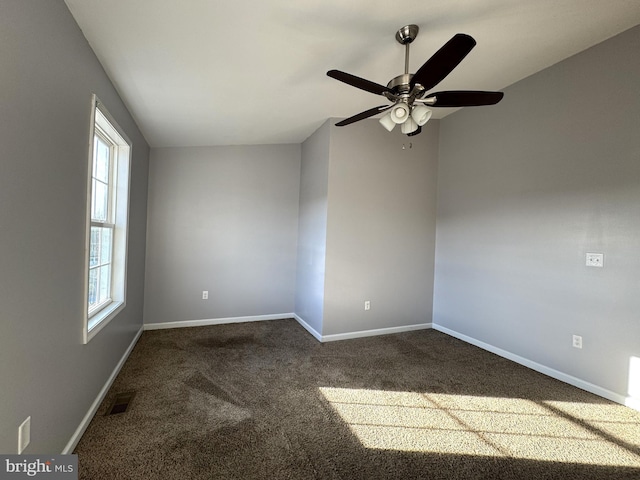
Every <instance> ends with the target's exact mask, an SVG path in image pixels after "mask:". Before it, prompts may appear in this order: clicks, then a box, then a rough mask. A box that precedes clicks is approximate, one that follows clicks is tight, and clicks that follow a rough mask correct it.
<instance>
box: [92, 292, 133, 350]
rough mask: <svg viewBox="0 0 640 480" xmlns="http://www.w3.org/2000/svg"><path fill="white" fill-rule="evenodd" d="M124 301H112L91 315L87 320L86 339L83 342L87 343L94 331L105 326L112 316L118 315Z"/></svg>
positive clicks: (96, 331)
mask: <svg viewBox="0 0 640 480" xmlns="http://www.w3.org/2000/svg"><path fill="white" fill-rule="evenodd" d="M124 306H125V303H124V302H117V301H115V302H112V303H111V305H109V306H107V307H105V308H103V309H102V310H100V311H99V312H98V313H96V314H95V315H93V316H92V317H91V318H89V319H88V320H87V323H88V325H87V326H88V328H87V330H88V331H87V339H86V341H85V343H88V342H89V340H91V339H92V338H93V337H94V336H95V334H96V333H98V332H99V331H100V330H102V329H103V328H104V327H106V326H107V325H108V324H109V322H110V321H111V320H113V318H114V317H115V316H116V315H118V313H120V312H121V311H122V309H124Z"/></svg>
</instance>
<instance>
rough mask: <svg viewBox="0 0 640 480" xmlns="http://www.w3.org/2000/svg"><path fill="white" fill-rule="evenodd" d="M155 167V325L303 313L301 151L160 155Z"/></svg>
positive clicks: (151, 319)
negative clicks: (205, 294)
mask: <svg viewBox="0 0 640 480" xmlns="http://www.w3.org/2000/svg"><path fill="white" fill-rule="evenodd" d="M149 170H150V171H149V223H148V232H149V233H148V237H147V271H146V279H147V284H146V291H145V312H144V318H145V323H164V322H175V321H184V320H200V319H216V318H229V317H245V316H258V315H270V314H281V313H291V312H293V310H294V301H295V300H294V298H295V277H296V252H297V240H296V239H297V231H298V193H299V185H300V145H259V146H237V147H234V146H231V147H193V148H160V149H152V151H151V162H150V169H149ZM203 290H208V291H209V299H208V300H202V291H203Z"/></svg>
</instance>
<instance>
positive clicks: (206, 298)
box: [202, 290, 209, 300]
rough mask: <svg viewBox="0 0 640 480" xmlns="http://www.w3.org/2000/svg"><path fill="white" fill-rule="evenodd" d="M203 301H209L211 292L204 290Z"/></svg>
mask: <svg viewBox="0 0 640 480" xmlns="http://www.w3.org/2000/svg"><path fill="white" fill-rule="evenodd" d="M202 299H203V300H208V299H209V290H203V291H202Z"/></svg>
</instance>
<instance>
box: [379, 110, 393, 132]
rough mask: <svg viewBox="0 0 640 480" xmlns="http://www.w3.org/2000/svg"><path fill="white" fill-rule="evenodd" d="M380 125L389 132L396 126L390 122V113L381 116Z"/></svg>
mask: <svg viewBox="0 0 640 480" xmlns="http://www.w3.org/2000/svg"><path fill="white" fill-rule="evenodd" d="M380 123H381V124H382V126H383V127H384V128H386V129H387V130H389V131H391V130H393V129H394V127H395V126H396V122H394V121H393V120H391V112H389V113H387V114H385V115H383V117H382V118H381V119H380Z"/></svg>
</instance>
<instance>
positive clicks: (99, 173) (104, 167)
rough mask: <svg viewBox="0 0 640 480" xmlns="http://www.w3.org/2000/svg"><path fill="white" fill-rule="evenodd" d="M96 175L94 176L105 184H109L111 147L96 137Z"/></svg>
mask: <svg viewBox="0 0 640 480" xmlns="http://www.w3.org/2000/svg"><path fill="white" fill-rule="evenodd" d="M95 138H96V149H95V173H94V176H95V177H96V178H97V179H98V180H100V181H101V182H104V183H109V145H108V144H107V143H106V142H105V141H104V140H102V139H101V138H100V137H98V136H97V135H96V137H95Z"/></svg>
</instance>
